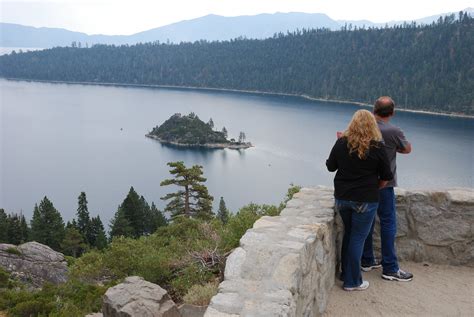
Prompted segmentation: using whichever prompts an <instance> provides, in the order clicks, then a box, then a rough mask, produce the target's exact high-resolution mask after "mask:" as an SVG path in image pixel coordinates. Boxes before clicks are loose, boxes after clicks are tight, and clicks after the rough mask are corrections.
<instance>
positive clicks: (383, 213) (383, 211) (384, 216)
mask: <svg viewBox="0 0 474 317" xmlns="http://www.w3.org/2000/svg"><path fill="white" fill-rule="evenodd" d="M394 111H395V103H394V101H393V100H392V98H390V97H387V96H383V97H380V98H379V99H377V101H376V102H375V105H374V115H375V119H376V120H377V124H378V126H379V129H380V132H381V133H382V138H383V140H384V144H385V150H386V152H387V156H388V158H389V160H390V169H391V171H392V174H393V180H391V181H390V182H388V184H387V185H386V186H385V187H384V188H382V189H380V190H379V207H378V209H377V215H378V217H379V219H380V238H381V242H382V263H379V262H377V261H376V260H375V257H374V251H373V241H372V233H373V230H374V224H375V220H374V223H373V224H372V228H371V230H370V232H369V236H368V237H367V239H366V240H365V245H364V253H363V255H362V265H361V267H362V270H363V271H365V272H367V271H370V270H372V269H375V268H379V267H381V266H382V267H383V271H382V278H383V279H386V280H391V281H403V282H408V281H411V280H412V279H413V274H411V273H408V272H405V271H402V270H400V268H399V266H398V260H397V252H396V249H395V236H396V233H397V211H396V207H395V192H394V189H393V188H394V187H396V186H397V174H396V173H397V164H396V158H397V153H401V154H408V153H410V152H411V144H410V142H408V141H407V140H406V138H405V135H404V134H403V131H402V130H401V129H400V128H399V127H397V126H394V125H392V124H390V122H389V121H390V119H391V118H392V117H393V115H394Z"/></svg>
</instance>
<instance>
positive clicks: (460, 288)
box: [324, 262, 474, 317]
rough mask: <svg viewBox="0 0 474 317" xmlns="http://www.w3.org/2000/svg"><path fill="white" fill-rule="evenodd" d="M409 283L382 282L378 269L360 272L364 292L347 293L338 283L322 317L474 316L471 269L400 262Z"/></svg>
mask: <svg viewBox="0 0 474 317" xmlns="http://www.w3.org/2000/svg"><path fill="white" fill-rule="evenodd" d="M401 267H402V269H406V270H407V271H409V272H412V273H413V274H414V279H413V281H411V282H392V281H385V280H383V279H382V278H381V277H380V275H381V273H382V271H381V270H380V269H378V270H373V271H371V272H368V273H363V276H364V279H366V280H368V281H369V282H370V287H369V289H367V290H366V291H360V292H346V291H344V290H342V282H339V281H337V282H336V285H335V286H334V288H333V289H332V291H331V295H330V298H329V304H328V307H327V309H326V313H325V314H324V316H325V317H333V316H334V317H336V316H337V317H341V316H364V317H365V316H474V268H468V267H456V266H443V265H434V264H430V265H429V266H424V265H423V264H422V263H410V262H408V263H402V264H401Z"/></svg>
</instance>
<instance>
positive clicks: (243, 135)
mask: <svg viewBox="0 0 474 317" xmlns="http://www.w3.org/2000/svg"><path fill="white" fill-rule="evenodd" d="M246 138H247V137H246V136H245V133H244V132H242V131H240V134H239V143H243V142H245V139H246Z"/></svg>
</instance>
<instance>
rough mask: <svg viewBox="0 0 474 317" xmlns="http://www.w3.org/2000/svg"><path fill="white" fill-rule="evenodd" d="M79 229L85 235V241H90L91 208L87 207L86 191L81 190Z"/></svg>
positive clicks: (78, 206)
mask: <svg viewBox="0 0 474 317" xmlns="http://www.w3.org/2000/svg"><path fill="white" fill-rule="evenodd" d="M77 200H78V202H77V213H76V215H77V230H78V231H79V233H80V234H81V235H82V236H83V238H84V241H85V242H86V243H89V239H88V231H89V225H90V216H89V209H88V208H87V197H86V193H85V192H81V194H80V195H79V197H77Z"/></svg>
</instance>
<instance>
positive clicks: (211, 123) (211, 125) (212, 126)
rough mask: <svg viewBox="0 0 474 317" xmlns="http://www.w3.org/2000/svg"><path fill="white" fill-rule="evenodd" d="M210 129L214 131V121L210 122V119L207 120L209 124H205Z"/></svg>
mask: <svg viewBox="0 0 474 317" xmlns="http://www.w3.org/2000/svg"><path fill="white" fill-rule="evenodd" d="M207 124H208V125H209V127H211V129H214V121H212V118H210V119H209V122H208V123H207Z"/></svg>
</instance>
